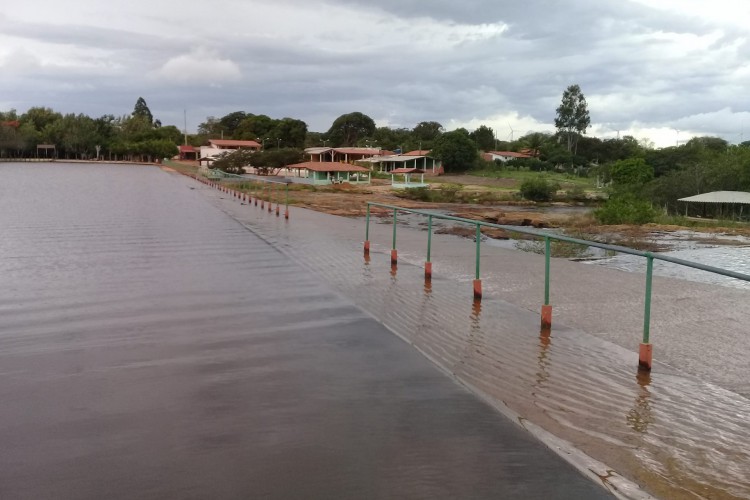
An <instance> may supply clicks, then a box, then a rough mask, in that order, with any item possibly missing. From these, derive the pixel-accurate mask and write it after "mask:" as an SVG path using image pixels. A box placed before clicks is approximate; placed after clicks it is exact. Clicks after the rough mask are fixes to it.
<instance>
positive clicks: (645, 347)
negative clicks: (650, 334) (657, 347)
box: [638, 343, 654, 370]
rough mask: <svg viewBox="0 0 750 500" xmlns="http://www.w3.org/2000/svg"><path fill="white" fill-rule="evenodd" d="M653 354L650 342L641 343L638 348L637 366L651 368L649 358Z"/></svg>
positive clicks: (650, 358)
mask: <svg viewBox="0 0 750 500" xmlns="http://www.w3.org/2000/svg"><path fill="white" fill-rule="evenodd" d="M653 355H654V349H653V346H652V345H651V344H644V343H641V346H640V349H638V368H639V369H641V370H651V360H652V358H653Z"/></svg>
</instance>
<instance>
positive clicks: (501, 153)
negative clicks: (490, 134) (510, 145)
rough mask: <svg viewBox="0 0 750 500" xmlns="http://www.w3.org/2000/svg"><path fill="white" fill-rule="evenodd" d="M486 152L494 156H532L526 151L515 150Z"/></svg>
mask: <svg viewBox="0 0 750 500" xmlns="http://www.w3.org/2000/svg"><path fill="white" fill-rule="evenodd" d="M487 153H489V154H491V155H495V156H505V157H508V158H531V157H532V156H531V155H529V154H526V153H517V152H515V151H487Z"/></svg>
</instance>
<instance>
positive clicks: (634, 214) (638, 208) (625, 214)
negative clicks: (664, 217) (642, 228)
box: [594, 194, 656, 225]
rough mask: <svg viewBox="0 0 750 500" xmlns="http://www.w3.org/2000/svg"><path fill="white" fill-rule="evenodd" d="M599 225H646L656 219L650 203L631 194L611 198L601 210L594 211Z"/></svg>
mask: <svg viewBox="0 0 750 500" xmlns="http://www.w3.org/2000/svg"><path fill="white" fill-rule="evenodd" d="M594 217H596V220H597V221H599V223H600V224H605V225H614V224H646V223H648V222H652V221H653V220H654V218H655V217H656V211H655V210H654V209H653V208H652V207H651V203H649V202H648V201H645V200H641V199H639V198H636V197H635V196H633V195H631V194H627V195H619V196H614V197H611V198H610V199H609V200H607V202H606V203H605V204H604V206H603V207H602V208H599V209H597V210H595V211H594Z"/></svg>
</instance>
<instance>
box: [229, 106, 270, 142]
mask: <svg viewBox="0 0 750 500" xmlns="http://www.w3.org/2000/svg"><path fill="white" fill-rule="evenodd" d="M275 126H276V123H275V120H273V119H272V118H271V117H270V116H266V115H254V114H252V113H248V114H247V116H246V117H245V118H244V119H243V120H242V121H241V122H240V124H239V125H238V126H237V129H236V130H235V137H236V138H238V139H242V140H246V141H255V140H257V141H258V142H263V141H264V140H265V139H266V138H270V137H271V131H272V130H273V128H274V127H275Z"/></svg>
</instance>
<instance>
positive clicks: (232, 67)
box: [156, 47, 242, 86]
mask: <svg viewBox="0 0 750 500" xmlns="http://www.w3.org/2000/svg"><path fill="white" fill-rule="evenodd" d="M156 74H157V76H158V77H159V78H160V79H162V80H166V81H168V82H170V83H174V84H179V85H188V86H189V85H202V84H208V85H221V84H222V83H228V82H235V81H237V80H239V79H240V78H242V72H241V71H240V67H239V66H238V65H237V63H235V62H234V61H232V60H230V59H226V58H222V57H221V56H220V55H219V53H218V52H217V51H214V50H209V49H206V48H202V47H201V48H198V49H195V50H193V51H192V52H190V53H188V54H182V55H179V56H176V57H173V58H171V59H169V60H168V61H167V62H166V63H164V65H163V66H162V67H161V68H160V69H159V70H158V71H157V72H156Z"/></svg>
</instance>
